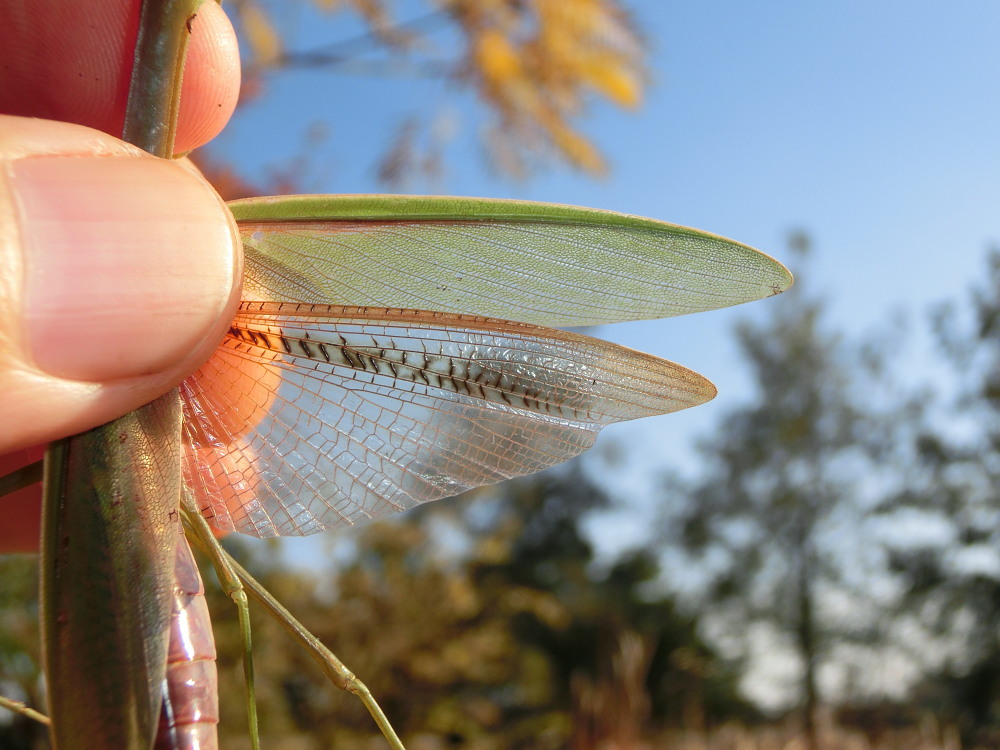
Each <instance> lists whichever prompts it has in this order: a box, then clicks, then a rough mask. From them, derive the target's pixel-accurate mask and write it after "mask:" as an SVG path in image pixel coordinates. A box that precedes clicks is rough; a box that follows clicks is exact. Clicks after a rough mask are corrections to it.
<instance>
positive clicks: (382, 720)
mask: <svg viewBox="0 0 1000 750" xmlns="http://www.w3.org/2000/svg"><path fill="white" fill-rule="evenodd" d="M185 511H186V512H185V513H184V514H183V518H184V523H185V528H188V524H189V523H190V524H191V525H192V526H199V527H202V526H203V530H202V531H197V532H195V530H194V529H193V528H192V529H191V531H192V532H193V533H191V542H192V543H193V544H194V545H195V546H196V547H198V548H199V549H201V550H202V552H204V553H205V554H208V555H211V556H212V559H213V561H214V560H215V559H219V560H220V561H222V565H223V566H224V567H225V568H226V569H227V570H228V571H231V572H232V574H233V575H235V576H236V578H237V581H238V582H239V583H241V586H240V590H241V591H245V592H248V593H249V594H250V596H252V597H253V598H254V599H255V600H257V602H258V603H259V604H261V605H263V607H264V609H266V610H267V612H268V614H270V615H271V617H273V618H274V619H275V620H277V621H278V623H279V624H280V625H281V626H282V627H283V628H284V629H285V630H286V631H287V632H288V633H289V634H290V635H291V636H292V637H293V638H294V639H295V640H296V641H298V643H299V645H300V646H302V647H303V648H304V649H305V650H306V651H307V652H309V655H310V656H312V657H313V659H314V660H315V661H316V662H317V663H318V664H319V665H320V668H322V670H323V672H324V673H325V674H326V676H327V677H328V678H329V679H330V681H331V682H332V683H333V684H335V685H336V686H337V687H339V688H340V689H342V690H346V691H347V692H349V693H353V694H354V695H356V696H357V697H358V698H359V699H360V700H361V702H362V703H363V704H364V706H365V708H366V709H368V713H369V714H371V716H372V718H373V719H374V720H375V723H376V724H377V725H378V728H379V729H380V730H381V732H382V735H383V736H384V737H385V739H386V740H387V741H388V743H389V745H390V747H392V748H393V750H406V749H405V748H404V747H403V743H402V741H401V740H400V739H399V737H398V735H397V734H396V731H395V730H394V729H393V728H392V725H391V724H390V723H389V719H388V718H387V717H386V715H385V713H384V712H383V711H382V708H381V707H380V706H379V705H378V703H377V702H376V700H375V697H374V696H373V695H372V694H371V691H370V690H369V689H368V687H367V686H366V685H365V684H364V683H363V682H361V680H359V679H358V678H357V677H356V676H355V675H354V673H353V672H351V670H349V669H348V668H347V666H346V665H345V664H344V663H343V662H342V661H341V660H340V659H338V658H337V656H336V655H335V654H334V653H333V652H332V651H330V649H328V648H327V647H326V646H324V645H323V642H322V641H320V640H319V638H317V637H316V636H314V635H313V634H312V633H310V632H309V631H308V630H307V629H306V627H305V626H304V625H302V623H300V622H299V621H298V620H296V619H295V617H293V616H292V613H291V612H289V611H288V610H287V609H285V607H284V606H283V605H282V604H281V603H280V602H279V601H278V600H277V599H275V598H274V597H273V596H272V595H271V593H270V592H269V591H268V590H267V589H265V588H264V587H263V586H262V585H261V584H260V583H259V582H258V581H257V580H256V579H255V578H254V577H253V576H252V575H250V574H249V573H248V572H247V571H246V570H245V569H244V568H243V566H241V565H240V564H239V563H238V562H236V560H234V559H233V558H232V556H230V554H229V553H228V552H226V550H225V549H223V548H222V546H221V545H220V544H219V543H218V541H217V540H216V539H215V536H214V535H213V534H212V533H211V529H209V528H208V524H207V523H206V521H205V519H204V518H202V517H201V515H200V514H199V513H197V512H194V511H192V510H190V509H189V508H185ZM227 575H228V573H227ZM244 596H245V595H244Z"/></svg>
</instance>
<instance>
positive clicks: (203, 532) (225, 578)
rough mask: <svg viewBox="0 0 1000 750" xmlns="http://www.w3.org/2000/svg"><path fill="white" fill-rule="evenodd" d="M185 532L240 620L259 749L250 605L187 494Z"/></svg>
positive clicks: (254, 735) (249, 709) (229, 561)
mask: <svg viewBox="0 0 1000 750" xmlns="http://www.w3.org/2000/svg"><path fill="white" fill-rule="evenodd" d="M181 518H182V522H183V524H184V532H185V534H186V535H187V536H188V539H189V540H190V541H192V542H193V543H194V544H195V546H196V547H198V548H199V549H200V550H201V551H202V552H204V553H205V554H206V555H208V556H209V558H210V559H211V560H212V565H213V566H214V567H215V572H216V575H217V576H218V577H219V583H220V584H221V585H222V589H223V591H225V592H226V595H227V596H228V597H229V598H230V599H232V600H233V603H234V604H235V605H236V611H237V613H238V615H239V621H240V637H241V640H242V641H243V674H244V676H245V678H246V679H245V680H244V682H245V684H246V689H247V721H248V723H249V725H250V746H251V747H252V748H253V750H260V733H259V729H258V722H257V698H256V695H255V691H254V676H253V642H252V640H251V636H250V603H249V601H248V600H247V595H246V591H245V590H244V588H243V584H242V583H241V581H240V577H239V575H238V574H237V572H236V571H235V570H234V569H233V567H232V558H230V557H229V555H228V554H227V553H226V551H225V550H224V549H223V548H222V545H220V544H219V542H218V541H217V540H216V538H215V535H214V534H213V533H212V530H211V529H210V528H209V526H208V523H207V522H206V521H205V519H204V518H202V517H201V514H199V513H197V512H196V511H192V510H191V508H190V499H189V498H188V497H187V495H186V493H185V496H184V505H183V507H182V508H181Z"/></svg>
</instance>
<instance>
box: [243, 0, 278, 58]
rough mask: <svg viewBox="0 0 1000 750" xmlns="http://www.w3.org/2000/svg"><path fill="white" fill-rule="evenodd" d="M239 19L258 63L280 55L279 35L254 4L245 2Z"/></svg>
mask: <svg viewBox="0 0 1000 750" xmlns="http://www.w3.org/2000/svg"><path fill="white" fill-rule="evenodd" d="M240 21H241V22H242V24H243V31H244V32H245V33H246V39H247V43H248V44H249V45H250V51H251V53H252V54H253V57H254V60H255V62H256V63H257V64H258V65H261V66H266V65H270V64H272V63H274V62H275V61H276V60H278V58H280V57H281V55H282V47H281V37H279V36H278V32H277V31H275V29H274V25H273V24H272V23H271V21H270V19H269V18H268V17H267V15H266V14H265V13H264V11H263V10H261V9H260V6H258V5H256V4H246V5H243V6H242V9H241V11H240Z"/></svg>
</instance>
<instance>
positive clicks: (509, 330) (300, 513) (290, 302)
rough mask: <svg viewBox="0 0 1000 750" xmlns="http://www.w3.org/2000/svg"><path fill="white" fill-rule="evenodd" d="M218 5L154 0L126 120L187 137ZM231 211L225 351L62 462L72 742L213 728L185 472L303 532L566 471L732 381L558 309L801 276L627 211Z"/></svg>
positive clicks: (61, 714)
mask: <svg viewBox="0 0 1000 750" xmlns="http://www.w3.org/2000/svg"><path fill="white" fill-rule="evenodd" d="M197 4H198V0H172V1H171V2H146V3H144V5H143V18H142V21H141V24H140V35H139V42H138V44H137V51H136V67H135V72H134V73H133V82H132V88H131V93H130V98H129V108H128V110H127V113H126V128H125V133H124V137H125V140H128V141H130V142H133V143H136V144H138V145H140V146H141V147H143V148H145V149H146V150H147V151H149V152H151V153H153V154H155V155H159V156H170V155H171V143H172V135H171V132H172V130H171V128H172V123H173V121H174V118H175V116H176V111H177V102H178V92H179V85H180V84H179V82H180V72H181V70H182V68H183V50H184V44H185V42H186V36H187V33H189V31H190V20H191V18H192V14H193V13H194V11H195V9H196V6H197ZM231 208H232V210H233V212H234V214H235V216H236V218H237V220H238V222H239V225H240V231H241V235H242V239H243V244H244V249H245V251H246V277H245V279H244V291H245V302H244V304H243V306H242V307H241V309H240V312H239V314H238V315H237V318H236V320H235V321H234V322H233V326H232V329H231V331H230V333H229V335H228V336H227V337H226V339H225V340H224V341H223V342H222V343H221V345H220V348H219V350H218V352H217V353H216V355H215V356H214V357H213V358H212V359H211V360H210V361H209V362H208V363H207V364H206V365H205V366H204V367H203V368H202V369H201V370H200V371H199V372H198V373H196V374H195V375H193V376H192V377H191V378H189V379H188V380H186V381H185V382H184V384H183V385H182V387H181V389H180V390H179V391H175V392H172V393H169V394H167V395H166V396H164V397H162V398H161V399H159V400H157V401H156V402H154V403H153V404H150V405H148V406H146V407H143V408H142V409H139V410H137V411H136V412H133V413H131V414H129V415H126V416H125V417H122V418H121V419H119V420H116V421H115V422H113V423H111V424H109V425H105V426H104V427H101V428H97V429H95V430H91V431H90V432H88V433H84V434H83V435H80V436H76V437H74V438H71V439H69V440H67V441H62V442H60V443H57V444H55V445H54V446H53V447H52V448H51V449H50V452H49V454H48V457H47V460H46V477H45V484H46V490H45V494H46V510H45V524H44V525H45V530H44V532H43V545H42V557H43V597H42V601H43V630H44V646H45V648H44V651H45V667H46V674H47V682H48V688H49V702H50V710H51V714H52V727H53V729H52V732H53V734H52V736H53V741H54V744H55V745H56V746H57V747H58V748H60V749H61V750H67V748H88V749H92V748H115V749H117V748H149V747H152V746H153V744H154V742H161V743H162V745H161V746H167V747H180V746H184V743H185V742H186V740H184V739H183V737H182V735H184V734H185V732H184V731H179V727H181V726H182V725H183V726H195V728H196V729H197V730H198V731H199V732H201V731H202V728H203V727H208V729H205V736H204V737H203V738H202V739H200V740H199V741H200V742H203V743H204V744H203V745H202V746H206V747H207V746H210V744H211V742H213V741H214V740H213V738H212V736H211V735H212V734H213V732H212V730H211V724H212V722H211V721H208V722H198V721H194V722H192V723H191V724H187V723H185V722H177V721H174V722H173V723H171V722H170V721H167V722H165V723H164V724H163V725H161V723H160V716H161V713H162V712H163V711H164V705H165V703H164V701H165V699H166V701H167V704H166V705H168V707H169V710H168V712H167V713H168V714H172V715H173V716H174V717H179V716H188V715H189V714H190V713H191V712H190V711H189V709H190V707H191V703H190V702H189V701H188V700H187V698H185V697H184V696H182V695H181V692H180V691H177V690H172V689H171V687H170V684H169V682H168V660H169V661H170V664H171V667H170V669H169V672H172V673H174V674H175V675H177V674H180V675H182V678H181V680H180V682H178V681H176V680H175V682H174V684H175V686H176V685H177V684H180V683H182V682H184V675H185V672H186V670H188V669H189V667H188V666H183V665H182V666H178V665H179V664H181V662H180V661H178V660H177V659H174V658H169V659H168V655H169V654H170V653H171V651H172V647H171V645H170V638H171V632H173V633H174V638H175V645H176V642H177V641H178V640H179V639H180V640H182V639H183V638H185V637H187V635H185V633H186V632H187V631H184V630H183V629H179V628H173V629H172V628H171V622H173V623H174V624H175V625H176V624H177V623H178V622H179V621H181V620H184V619H185V617H184V614H183V613H185V612H187V611H188V604H187V603H188V601H189V600H190V599H192V598H193V599H195V600H196V599H197V597H196V596H194V597H192V596H191V595H192V594H196V593H197V586H196V585H193V588H194V589H195V591H193V592H192V591H190V590H189V589H190V588H192V585H184V586H178V585H177V580H176V579H175V573H176V572H178V571H179V572H180V573H181V577H183V576H184V575H186V574H188V573H189V572H190V563H189V562H188V558H187V556H186V554H185V549H184V548H183V547H181V548H180V550H179V549H178V539H181V538H182V537H181V535H180V533H179V532H180V528H181V513H180V499H181V496H182V492H185V493H188V494H189V495H190V497H191V500H192V503H193V506H194V508H195V509H196V510H197V511H200V512H201V513H202V514H203V515H204V516H205V518H206V519H208V521H209V522H211V523H212V524H213V525H214V526H215V528H217V529H220V530H225V531H228V530H237V531H241V532H244V533H250V534H254V535H257V536H274V535H288V534H291V535H294V534H309V533H314V532H318V531H321V530H322V529H324V528H327V527H329V526H331V525H336V524H343V523H354V522H357V521H359V520H363V519H365V518H369V517H373V516H377V515H381V514H385V513H390V512H394V511H398V510H402V509H404V508H406V507H410V506H412V505H415V504H418V503H421V502H425V501H428V500H433V499H437V498H441V497H446V496H449V495H452V494H456V493H458V492H460V491H461V490H463V489H466V488H468V487H474V486H478V485H482V484H486V483H489V482H493V481H499V480H501V479H504V478H506V477H511V476H517V475H521V474H526V473H531V472H533V471H537V470H540V469H543V468H545V467H547V466H551V465H554V464H557V463H559V462H561V461H563V460H566V459H567V458H570V457H572V456H574V455H577V454H579V453H581V452H582V451H584V450H586V449H587V448H588V447H589V446H590V445H591V444H592V443H593V441H594V439H595V437H596V435H597V432H598V431H599V430H600V429H601V427H603V426H604V425H605V424H609V423H611V422H616V421H621V420H624V419H633V418H637V417H641V416H647V415H651V414H660V413H665V412H669V411H674V410H676V409H679V408H684V407H687V406H692V405H695V404H698V403H702V402H704V401H707V400H708V399H710V398H711V397H712V396H713V395H714V388H713V387H712V385H711V384H710V383H709V382H708V381H707V380H705V379H704V378H702V377H701V376H699V375H697V374H695V373H693V372H691V371H689V370H686V369H684V368H682V367H679V366H677V365H673V364H671V363H668V362H664V361H662V360H658V359H656V358H654V357H650V356H648V355H644V354H641V353H639V352H634V351H631V350H627V349H624V348H623V347H618V346H615V345H612V344H607V343H604V342H599V341H596V340H594V339H589V338H586V337H583V336H579V335H576V334H571V333H566V332H562V331H558V330H554V328H553V327H558V326H580V325H593V324H598V323H605V322H613V321H618V320H633V319H641V318H656V317H663V316H667V315H676V314H680V313H687V312H695V311H698V310H707V309H715V308H718V307H724V306H727V305H732V304H737V303H740V302H745V301H749V300H752V299H758V298H761V297H766V296H770V295H772V294H776V293H778V292H780V291H782V290H783V289H785V288H786V287H787V286H788V285H789V284H790V283H791V277H790V275H789V274H788V272H787V270H785V269H784V267H782V266H781V265H780V264H779V263H777V262H775V261H773V260H772V259H770V258H768V257H767V256H765V255H762V254H761V253H758V252H757V251H755V250H753V249H751V248H749V247H746V246H745V245H741V244H739V243H735V242H732V241H729V240H725V239H723V238H720V237H716V236H714V235H710V234H707V233H703V232H698V231H696V230H690V229H685V228H682V227H677V226H674V225H670V224H665V223H662V222H657V221H652V220H648V219H641V218H637V217H632V216H625V215H621V214H613V213H610V212H598V211H590V210H585V209H575V208H569V207H564V206H552V205H544V204H529V203H521V202H504V201H488V200H475V199H446V198H403V197H377V196H374V197H373V196H367V197H365V196H347V197H344V196H341V197H330V196H325V197H324V196H296V197H280V198H265V199H253V200H249V201H240V202H236V203H234V204H232V205H231ZM188 521H190V519H188ZM208 536H210V535H207V534H205V533H200V534H199V536H198V540H199V542H200V543H201V544H205V545H210V543H209V542H208V541H207V537H208ZM215 554H216V559H218V560H220V561H224V559H225V558H224V555H222V554H221V553H219V552H218V550H216V551H215ZM178 560H180V561H181V562H180V567H179V568H178V567H177V566H178V562H177V561H178ZM228 570H230V571H231V573H230V574H227V581H228V583H227V587H228V590H231V591H232V592H233V594H234V596H235V597H237V598H239V597H240V596H243V594H242V593H241V592H240V591H239V589H238V585H237V584H236V583H235V578H239V579H240V580H242V581H243V582H244V585H245V586H246V587H247V590H248V591H249V592H250V593H251V594H252V595H254V596H255V597H258V596H261V597H262V598H263V600H264V602H265V606H267V607H268V609H270V610H271V611H272V612H275V613H276V614H280V616H281V617H282V618H284V619H285V620H286V621H287V622H289V629H290V630H291V631H293V632H294V633H295V634H296V637H299V638H300V640H302V641H303V642H304V643H306V644H308V646H309V647H310V648H311V649H313V650H314V653H316V654H322V657H321V661H323V663H324V664H325V665H328V666H329V665H334V667H331V673H332V674H333V675H334V676H335V678H336V679H337V680H338V682H340V683H341V684H343V685H345V686H347V687H348V688H349V689H351V690H353V691H355V692H358V693H359V694H361V695H362V696H363V695H364V690H363V686H360V685H359V683H357V682H356V680H354V678H353V675H350V673H349V672H347V671H346V669H341V668H340V667H342V665H340V667H337V666H336V665H338V664H339V662H336V661H335V658H334V657H332V655H327V654H323V647H322V646H321V645H320V644H316V643H313V642H311V641H309V637H308V635H307V634H303V633H301V632H300V631H299V629H298V628H296V627H295V625H294V624H292V620H291V618H290V616H289V615H288V614H287V613H284V612H283V611H282V610H281V608H280V606H279V605H276V604H275V603H274V602H273V601H268V600H267V599H266V597H263V595H262V594H261V592H259V591H258V590H257V589H256V587H255V584H254V582H253V581H252V579H250V578H249V577H247V576H245V574H244V573H243V572H241V571H239V569H238V567H236V566H230V567H229V568H228ZM188 577H190V576H188ZM192 580H193V579H192ZM178 596H180V599H179V600H178V598H177V597H178ZM194 606H195V608H196V609H197V608H199V605H194ZM175 615H177V616H175ZM195 619H196V620H197V619H198V618H195ZM199 628H200V629H199ZM194 632H195V633H203V632H204V626H203V625H196V626H195V631H194ZM173 651H174V653H175V655H176V649H173ZM190 663H193V662H189V664H190ZM203 672H204V674H201V675H199V676H198V680H199V681H202V682H200V683H199V684H203V685H205V689H206V691H207V692H208V693H210V692H211V689H212V688H211V686H210V685H208V684H206V683H205V682H204V680H208V681H210V677H211V675H210V672H211V669H210V668H206V669H204V670H203ZM203 705H206V704H203ZM207 705H208V706H209V708H207V709H206V710H205V712H204V713H205V715H206V716H208V715H209V714H211V713H212V710H211V704H207ZM373 713H375V711H373ZM380 724H381V721H380ZM161 726H162V729H161ZM158 733H159V738H158V737H157V735H158ZM188 744H189V746H193V745H192V743H188Z"/></svg>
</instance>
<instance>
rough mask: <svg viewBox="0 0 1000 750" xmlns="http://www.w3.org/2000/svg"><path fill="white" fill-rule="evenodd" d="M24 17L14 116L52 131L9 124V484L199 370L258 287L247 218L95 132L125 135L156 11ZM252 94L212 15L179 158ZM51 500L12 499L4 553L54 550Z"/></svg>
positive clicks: (0, 147) (6, 43) (3, 291)
mask: <svg viewBox="0 0 1000 750" xmlns="http://www.w3.org/2000/svg"><path fill="white" fill-rule="evenodd" d="M14 4H15V5H19V6H22V7H20V8H11V7H10V3H8V5H7V11H8V12H7V13H5V19H4V24H0V71H2V72H0V112H2V113H5V115H11V114H16V115H22V116H35V117H45V118H48V119H47V120H32V119H26V118H25V117H10V116H0V169H2V171H3V179H2V180H0V415H2V416H0V454H8V455H0V476H2V475H3V474H6V473H7V472H8V471H11V470H13V469H15V468H17V467H18V465H22V464H25V463H30V462H31V461H33V460H36V459H37V458H38V457H40V455H41V452H42V448H31V446H34V445H37V444H39V443H45V442H48V441H51V440H54V439H57V438H61V437H65V436H68V435H71V434H74V433H77V432H81V431H82V430H86V429H89V428H91V427H94V426H97V425H99V424H102V423H104V422H107V421H110V420H111V419H114V418H116V417H118V416H120V415H122V414H124V413H126V412H128V411H131V410H132V409H135V408H137V407H138V406H140V405H142V404H144V403H147V402H149V401H151V400H153V399H154V398H156V397H157V396H159V395H161V394H163V393H165V392H167V391H168V390H170V388H172V387H173V386H175V385H176V384H177V383H178V382H179V381H180V380H182V379H183V378H184V377H185V376H186V375H188V374H189V373H190V372H192V371H193V370H195V369H196V368H197V367H198V366H199V365H200V364H201V363H202V362H204V361H205V360H206V359H207V358H208V357H209V356H210V355H211V353H212V351H214V349H215V348H216V347H217V345H218V343H219V341H220V340H221V338H222V336H223V334H224V332H225V330H226V328H227V327H228V325H229V322H230V320H231V318H232V316H233V313H234V311H235V307H236V305H237V304H238V301H239V279H240V276H241V268H240V254H239V242H238V239H237V237H236V234H235V226H234V225H233V222H232V218H231V216H230V214H229V212H228V210H227V209H226V208H225V206H224V204H223V203H222V200H221V199H220V198H219V197H218V195H217V194H216V193H215V191H214V190H213V189H212V188H211V187H210V186H209V184H208V183H207V182H206V181H205V180H204V179H202V178H201V177H200V176H199V175H197V173H196V172H195V171H194V170H193V169H192V168H190V167H185V166H184V165H182V164H180V163H176V162H168V161H164V160H161V159H156V158H154V157H151V156H148V155H146V154H144V153H143V152H141V151H139V150H138V149H135V148H134V147H132V146H129V145H128V144H125V143H123V142H121V141H120V140H118V139H117V138H114V137H112V136H111V135H106V134H105V133H101V132H97V131H96V130H92V129H90V128H88V127H81V125H87V126H90V127H92V128H98V129H100V130H103V131H105V132H106V133H111V134H117V133H119V132H120V131H121V125H122V121H123V118H124V111H125V100H126V94H127V89H128V81H129V77H130V75H131V69H132V52H133V46H134V42H135V31H136V28H137V21H138V12H139V4H140V3H139V0H73V2H69V1H68V0H44V1H41V2H40V1H39V0H17V1H16V2H15V3H14ZM85 19H92V20H93V22H92V23H89V22H86V20H85ZM238 90H239V58H238V52H237V48H236V40H235V35H234V33H233V30H232V27H231V25H230V24H229V21H228V20H227V19H226V17H225V15H224V14H223V12H222V10H221V8H219V6H217V5H216V4H215V3H212V2H206V3H205V5H203V6H202V7H201V9H200V10H199V13H198V17H197V18H196V19H195V21H194V23H193V25H192V38H191V41H190V43H189V47H188V55H187V61H186V65H185V75H184V84H183V89H182V95H181V108H180V115H179V122H178V132H177V140H176V144H175V146H176V150H178V151H186V150H190V149H191V148H194V147H196V146H199V145H201V144H203V143H205V142H206V141H208V140H210V139H211V138H212V137H213V136H214V135H215V134H216V133H218V132H219V130H221V129H222V127H223V125H224V124H225V122H226V121H227V120H228V118H229V115H230V114H231V113H232V109H233V107H234V106H235V102H236V97H237V94H238ZM52 120H60V121H61V122H55V121H52ZM18 449H22V450H18ZM23 449H27V450H23ZM15 450H17V451H18V452H17V453H13V454H10V453H8V452H10V451H15ZM38 499H39V493H38V491H37V489H36V488H29V489H28V490H22V491H20V492H18V493H14V494H12V495H8V496H6V497H3V498H0V552H4V551H17V550H30V549H35V548H37V544H38Z"/></svg>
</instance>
